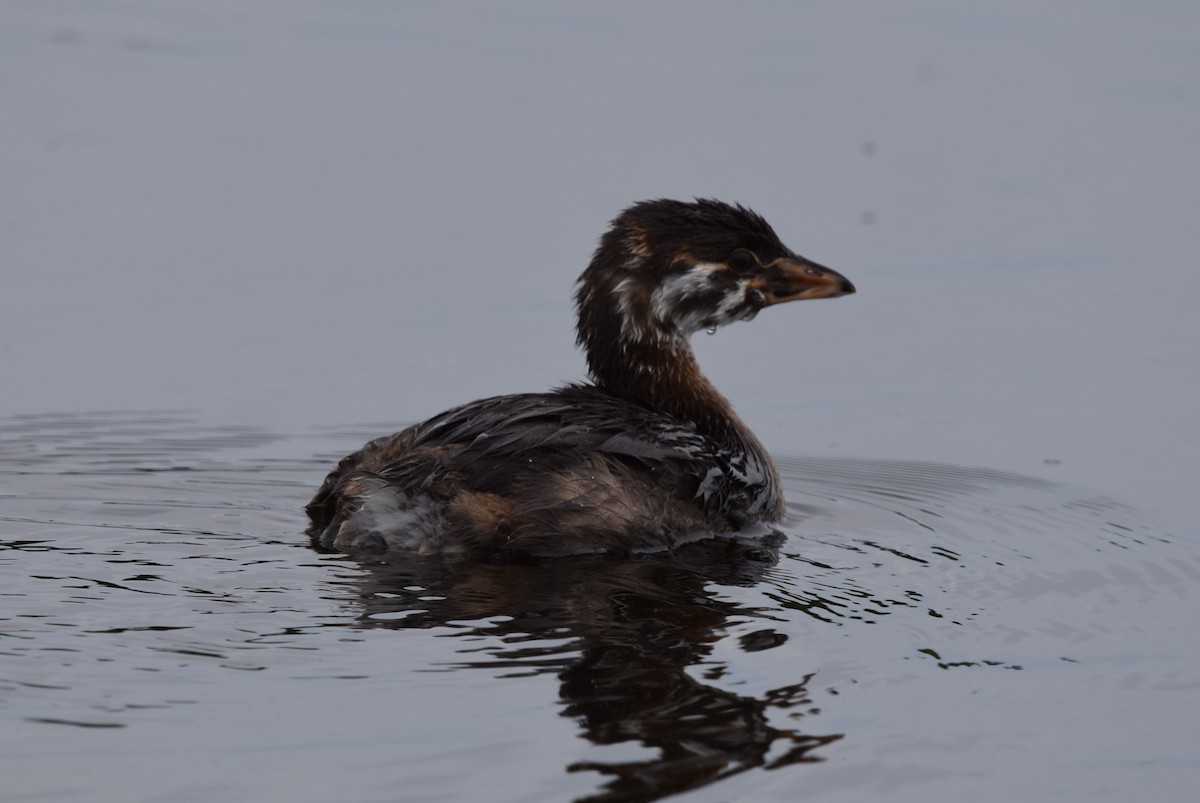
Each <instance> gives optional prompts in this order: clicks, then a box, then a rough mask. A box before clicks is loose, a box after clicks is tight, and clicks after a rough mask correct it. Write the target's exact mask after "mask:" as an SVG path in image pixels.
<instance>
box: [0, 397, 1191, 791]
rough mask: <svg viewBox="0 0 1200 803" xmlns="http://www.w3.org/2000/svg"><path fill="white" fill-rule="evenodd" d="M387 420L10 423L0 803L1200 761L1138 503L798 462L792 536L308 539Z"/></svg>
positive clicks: (0, 429)
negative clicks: (612, 556) (591, 555)
mask: <svg viewBox="0 0 1200 803" xmlns="http://www.w3.org/2000/svg"><path fill="white" fill-rule="evenodd" d="M384 428H385V429H386V427H384ZM378 431H380V428H379V427H363V428H360V429H357V430H353V431H351V430H345V431H340V430H339V431H326V432H308V433H301V434H294V433H293V434H284V433H275V432H270V431H267V430H261V429H254V428H245V427H241V428H239V427H221V426H206V425H205V424H204V423H203V422H200V421H197V420H195V419H194V418H192V417H190V416H188V415H183V414H174V413H151V414H123V413H102V414H95V415H58V416H54V415H46V416H22V417H16V418H9V419H6V420H4V421H3V422H0V434H2V436H3V443H4V452H3V455H2V458H0V476H2V477H3V485H4V490H3V493H2V495H0V510H2V511H3V515H2V516H0V539H2V540H0V550H2V552H0V566H3V572H4V576H5V578H6V579H5V584H4V586H5V587H4V589H3V592H2V594H3V600H4V604H3V611H2V613H0V633H2V634H3V636H4V639H3V640H2V641H0V650H2V653H0V656H2V658H3V662H2V664H0V666H2V667H3V670H2V671H0V693H2V696H0V700H2V705H3V711H4V715H5V718H6V720H7V721H8V724H7V725H6V727H5V728H4V730H3V736H0V740H2V742H3V745H4V747H3V754H4V756H5V758H4V759H3V763H4V764H5V765H6V770H5V776H6V788H7V792H6V795H7V798H6V799H14V800H27V799H28V800H32V799H54V800H118V799H121V800H129V799H136V800H197V801H199V800H212V799H227V800H267V799H289V800H320V799H344V800H397V799H404V800H472V799H479V800H482V799H499V800H514V801H515V800H547V801H552V800H570V799H580V800H653V799H658V798H660V797H664V796H668V795H671V794H672V793H679V792H685V791H688V790H695V791H694V792H693V798H689V799H697V800H727V799H731V798H733V797H736V796H738V795H746V796H747V799H761V800H792V799H796V796H797V793H798V791H800V790H803V791H805V792H806V793H811V794H812V795H814V796H816V795H818V794H822V793H823V794H824V795H829V796H832V797H833V798H835V799H863V798H880V799H896V798H895V796H894V793H895V792H896V790H897V789H898V788H899V789H902V790H903V789H905V788H908V791H906V792H904V793H903V795H902V797H907V796H909V795H911V796H912V797H918V796H919V797H921V798H923V799H951V798H953V797H954V796H956V795H960V794H963V793H964V790H967V789H970V788H974V787H976V786H977V785H978V784H979V783H980V782H981V781H983V782H986V783H987V784H989V785H990V786H991V787H992V788H994V789H995V790H996V791H997V792H998V793H1002V794H1004V795H1012V796H1013V797H1022V798H1029V799H1040V798H1055V799H1062V798H1071V797H1075V796H1077V795H1082V794H1083V793H1085V792H1088V793H1092V792H1095V793H1097V794H1100V793H1102V792H1103V791H1104V790H1105V789H1110V790H1111V789H1117V790H1120V789H1125V790H1128V789H1130V788H1132V787H1133V786H1134V785H1136V784H1139V783H1142V782H1143V781H1144V780H1145V779H1146V778H1150V779H1152V780H1151V783H1152V785H1153V786H1154V788H1155V789H1157V790H1158V791H1159V792H1160V793H1161V794H1162V795H1164V796H1165V797H1170V794H1171V793H1172V790H1173V789H1176V787H1175V786H1174V784H1176V783H1179V784H1180V786H1179V787H1178V788H1177V790H1178V791H1179V792H1180V794H1182V790H1183V789H1184V786H1183V783H1184V780H1185V779H1186V778H1191V777H1194V774H1193V773H1194V772H1195V770H1196V768H1197V763H1198V761H1197V756H1196V753H1195V744H1196V742H1194V741H1187V742H1185V741H1181V740H1180V739H1179V736H1181V735H1183V734H1185V733H1188V732H1191V733H1193V734H1194V732H1195V731H1194V727H1195V726H1194V724H1192V723H1193V722H1194V718H1193V717H1192V713H1191V712H1194V710H1195V707H1194V703H1195V700H1196V699H1197V695H1198V694H1200V675H1198V674H1197V670H1196V667H1197V666H1198V665H1200V651H1198V650H1197V646H1196V643H1195V640H1194V639H1183V638H1181V636H1182V635H1183V634H1184V633H1185V632H1186V633H1191V632H1192V624H1191V615H1190V612H1189V611H1188V609H1187V607H1188V604H1189V603H1194V587H1195V583H1196V580H1197V578H1200V549H1198V548H1197V542H1196V540H1195V539H1191V540H1187V539H1183V540H1180V539H1179V538H1178V536H1177V533H1175V532H1174V531H1172V530H1171V529H1169V528H1166V527H1164V526H1163V525H1161V524H1159V523H1155V522H1153V520H1152V519H1151V518H1150V517H1148V516H1147V515H1145V514H1143V513H1140V512H1138V511H1136V510H1133V509H1130V508H1127V507H1124V506H1123V505H1121V504H1120V503H1119V502H1118V501H1115V500H1112V499H1109V498H1106V497H1103V496H1096V495H1091V494H1087V493H1084V492H1080V491H1077V490H1074V489H1071V488H1067V487H1063V486H1059V485H1055V484H1051V483H1048V482H1046V481H1043V480H1036V479H1029V478H1025V477H1021V476H1017V475H1012V474H1006V473H1000V472H994V471H986V470H978V469H963V468H956V467H952V466H945V465H936V464H921V463H903V462H882V461H879V462H873V461H859V460H834V459H821V460H789V459H784V460H782V461H781V468H782V470H783V472H784V476H785V479H786V484H787V489H788V498H789V501H790V515H789V518H788V520H787V524H786V529H787V530H788V531H789V537H788V538H787V540H786V541H785V542H783V543H781V544H777V545H767V544H739V543H726V542H714V543H710V544H704V545H697V547H696V548H694V549H691V550H690V551H684V552H683V553H681V554H679V555H676V556H675V557H674V558H672V559H665V558H657V559H656V558H648V559H644V560H635V561H603V560H579V561H564V562H550V563H547V564H544V565H522V566H507V565H480V564H475V563H469V562H466V563H445V562H441V561H439V560H412V561H394V562H392V563H378V564H376V563H366V564H364V563H361V562H357V561H354V560H349V559H347V558H345V557H341V556H337V555H324V554H318V553H316V552H313V551H311V550H310V549H309V548H308V547H307V546H306V543H305V539H304V537H303V536H302V534H301V530H302V527H303V524H304V522H303V520H302V516H301V506H302V505H303V503H304V502H305V501H306V499H307V497H308V495H309V493H310V492H311V489H312V487H313V486H314V485H315V483H316V482H318V481H319V479H320V477H321V475H322V473H323V471H324V470H325V469H326V468H327V467H328V465H329V462H330V460H331V459H332V456H333V455H335V454H337V453H339V452H340V451H341V450H342V449H343V448H344V447H349V446H350V445H352V444H355V443H357V442H358V441H360V440H362V439H363V438H365V437H367V436H368V435H370V434H372V433H375V432H378ZM64 759H65V760H66V761H67V762H68V763H69V766H70V771H69V772H66V771H63V767H64ZM134 778H136V782H134V781H133V780H131V779H134ZM497 790H503V791H501V792H498V791H497ZM1101 796H1103V795H1102V794H1101ZM1174 799H1183V798H1182V797H1176V798H1174Z"/></svg>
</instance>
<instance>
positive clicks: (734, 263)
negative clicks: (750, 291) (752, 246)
mask: <svg viewBox="0 0 1200 803" xmlns="http://www.w3.org/2000/svg"><path fill="white" fill-rule="evenodd" d="M756 265H758V257H756V256H755V255H754V252H753V251H747V250H746V249H745V248H739V249H738V250H736V251H734V252H733V253H732V254H730V256H729V267H731V268H733V269H734V270H735V271H737V272H738V273H745V272H746V271H748V270H752V269H753V268H754V267H755V266H756Z"/></svg>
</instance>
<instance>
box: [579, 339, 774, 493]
mask: <svg viewBox="0 0 1200 803" xmlns="http://www.w3.org/2000/svg"><path fill="white" fill-rule="evenodd" d="M588 364H589V368H590V369H591V374H592V378H593V379H594V380H595V381H596V383H597V384H598V385H600V386H601V387H603V388H606V389H608V390H610V391H612V392H614V393H618V394H620V395H622V396H626V397H633V398H636V399H637V400H639V401H641V402H644V403H646V404H649V405H651V406H653V407H655V408H657V409H659V410H661V411H662V412H664V413H666V414H668V415H670V416H671V417H672V418H674V419H676V420H678V421H680V422H684V423H690V424H691V425H693V426H694V427H695V428H696V430H697V431H698V432H700V433H701V434H702V435H704V436H706V437H707V438H709V439H710V440H712V441H713V442H714V443H715V444H717V445H718V446H719V447H721V449H722V450H723V451H725V452H726V453H727V454H728V455H730V458H731V462H732V463H735V464H737V465H735V466H733V470H735V471H736V472H737V473H739V474H741V475H742V476H743V477H744V479H745V481H746V482H747V484H751V485H762V486H763V487H764V489H765V490H766V493H767V498H764V499H763V504H764V505H765V507H766V508H767V509H765V510H763V511H761V512H763V513H766V514H768V515H770V516H776V515H778V514H779V513H780V512H781V510H778V509H775V508H778V507H779V506H780V505H781V504H782V502H781V501H776V499H777V498H778V499H779V500H781V497H778V493H777V489H778V488H779V487H780V479H779V474H778V471H777V470H776V468H775V464H774V463H773V462H772V461H771V458H770V455H768V453H767V450H766V449H765V448H764V447H763V445H762V443H761V442H760V441H759V440H758V438H757V437H755V435H754V433H753V432H751V431H750V428H749V427H747V426H746V424H745V423H743V421H742V420H741V418H739V417H738V415H737V414H736V413H735V412H734V411H733V407H732V406H731V405H730V404H729V401H728V400H727V399H726V398H725V397H724V396H722V395H721V394H720V392H718V391H717V389H716V388H715V387H714V386H713V384H712V382H710V381H709V380H708V378H707V377H706V376H704V374H703V373H702V372H701V371H700V366H699V364H698V363H697V362H696V356H695V354H694V352H693V351H692V347H691V343H690V342H689V340H688V338H687V337H685V336H683V335H678V336H665V335H664V336H662V337H655V336H649V337H640V338H637V339H624V338H622V339H620V341H619V343H618V344H617V345H616V347H615V348H611V349H604V350H602V351H601V350H594V349H593V350H590V351H589V353H588Z"/></svg>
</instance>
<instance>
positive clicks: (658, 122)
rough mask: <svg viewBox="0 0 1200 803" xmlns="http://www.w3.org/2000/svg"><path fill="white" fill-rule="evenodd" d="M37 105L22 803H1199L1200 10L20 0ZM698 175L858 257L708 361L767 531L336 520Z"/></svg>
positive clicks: (13, 407) (6, 345)
mask: <svg viewBox="0 0 1200 803" xmlns="http://www.w3.org/2000/svg"><path fill="white" fill-rule="evenodd" d="M0 108H3V109H4V110H5V111H4V122H3V126H2V130H3V132H4V142H5V147H4V148H3V149H0V183H2V184H3V186H4V188H5V191H4V192H3V193H0V271H2V274H0V275H2V276H3V290H2V292H0V433H2V435H3V440H2V444H3V446H2V451H0V473H2V474H3V476H4V488H3V489H0V546H2V547H3V550H2V551H0V567H2V569H0V570H2V572H3V577H4V589H3V593H2V596H0V600H2V608H0V632H2V633H3V634H4V635H6V636H8V638H5V639H0V667H3V668H2V669H0V717H3V719H4V723H5V724H4V727H3V728H2V729H0V745H2V749H0V770H2V775H3V777H4V779H5V781H4V789H3V790H2V791H0V799H5V800H8V799H12V800H26V799H39V800H42V799H49V800H210V799H214V798H217V797H220V798H225V799H257V800H266V799H288V800H318V799H321V800H327V799H330V798H334V799H345V800H428V799H448V800H471V799H506V800H563V799H573V798H582V797H585V796H587V795H603V794H606V793H609V794H610V795H611V796H612V799H653V797H654V796H657V795H661V794H667V793H677V794H678V795H679V799H688V800H729V799H738V798H741V799H755V800H795V799H798V798H800V797H804V796H806V797H808V798H811V799H826V800H870V799H881V800H882V799H887V800H895V799H912V798H916V797H920V798H922V799H926V800H951V799H954V800H957V799H961V798H962V797H964V796H968V795H969V796H970V797H972V798H977V799H982V800H1010V799H1014V798H1021V799H1030V800H1036V799H1047V800H1079V799H1085V798H1086V799H1089V800H1090V799H1112V800H1125V799H1130V798H1131V797H1132V796H1135V795H1136V796H1138V797H1142V796H1151V797H1155V798H1157V799H1161V800H1190V799H1191V797H1190V795H1191V794H1192V793H1193V790H1194V789H1195V788H1196V785H1197V781H1198V780H1200V771H1198V770H1200V755H1198V753H1200V750H1198V748H1197V745H1198V744H1200V726H1197V724H1196V722H1197V721H1198V720H1197V716H1196V714H1197V712H1198V711H1200V674H1198V672H1197V669H1196V667H1197V666H1198V665H1200V661H1198V660H1197V659H1200V641H1198V636H1200V633H1198V631H1197V628H1196V626H1195V623H1194V619H1195V616H1194V611H1195V607H1196V580H1197V576H1198V575H1200V568H1198V567H1200V549H1198V548H1197V527H1196V522H1197V521H1200V496H1198V495H1197V494H1196V492H1195V488H1196V485H1197V479H1198V476H1200V472H1198V471H1197V460H1198V458H1197V455H1200V431H1198V428H1197V427H1196V425H1195V411H1196V409H1198V408H1200V371H1198V370H1197V367H1196V363H1197V360H1196V352H1197V345H1198V344H1200V323H1198V322H1197V321H1198V317H1197V315H1196V314H1195V299H1196V298H1197V297H1198V296H1200V292H1198V291H1200V278H1198V274H1200V271H1197V267H1198V266H1197V256H1196V254H1197V248H1196V244H1197V235H1196V219H1197V211H1198V210H1200V159H1198V158H1197V157H1198V156H1200V154H1198V153H1197V144H1196V143H1197V142H1200V9H1197V8H1196V7H1195V6H1194V5H1193V4H1189V3H1182V2H1151V3H1132V2H1091V3H1084V2H1064V3H1058V4H1052V5H1051V4H1040V3H1020V2H1018V3H1009V4H1005V5H1004V6H1003V7H999V6H995V5H992V4H978V3H949V2H943V3H939V2H913V3H905V4H871V3H844V4H837V5H833V4H830V5H807V4H782V3H760V4H753V5H745V4H740V5H734V4H708V3H686V4H685V3H661V4H652V5H651V4H632V3H628V4H624V3H614V4H605V5H603V6H601V5H598V4H597V5H587V6H585V5H574V6H564V5H561V4H551V3H512V4H503V5H500V4H486V3H460V4H440V3H438V4H433V3H431V4H415V3H414V4H391V3H379V2H366V1H364V2H342V3H319V2H289V3H283V2H257V3H254V4H244V3H233V2H204V3H200V2H182V1H181V2H173V3H159V2H87V3H84V2H77V3H70V2H55V3H45V2H32V0H30V1H28V2H20V1H19V0H18V1H15V2H9V3H6V4H4V6H3V8H0ZM696 195H698V196H715V197H719V198H723V199H726V200H736V201H740V202H742V203H745V204H748V205H750V206H752V207H754V208H755V209H757V210H758V211H760V212H762V213H763V214H764V215H765V216H766V217H767V218H768V219H769V220H770V221H772V223H773V224H774V225H775V227H776V229H777V230H778V231H779V233H780V235H781V236H782V238H783V239H784V241H785V242H787V243H788V244H789V245H791V246H792V247H794V248H795V249H796V250H798V251H799V252H800V253H802V254H805V255H806V256H809V257H811V258H813V259H816V260H818V261H820V262H823V263H825V264H828V265H830V266H831V267H834V268H836V269H838V270H840V271H842V272H844V273H845V274H846V275H848V276H850V277H851V278H852V279H853V280H854V281H855V283H856V284H857V285H858V287H859V290H860V292H859V294H858V295H857V296H854V297H852V298H848V299H841V300H838V301H833V302H822V303H815V304H805V305H795V306H794V307H784V308H780V309H776V310H770V311H768V312H767V313H765V314H764V315H762V316H760V318H759V319H758V320H756V321H755V322H753V323H752V324H748V325H743V326H736V327H732V328H729V329H727V330H723V331H722V332H720V333H719V334H718V335H717V336H714V337H704V336H701V337H700V338H699V339H698V342H697V347H698V350H699V352H700V356H701V360H702V362H703V365H704V367H705V369H706V371H708V373H709V374H710V376H711V377H712V378H713V379H714V381H715V382H716V383H717V384H718V386H719V387H720V388H721V389H722V390H723V391H724V392H725V393H726V394H727V395H728V396H729V397H730V398H731V400H732V401H733V402H734V404H735V405H736V406H737V408H738V410H739V412H740V413H741V414H742V415H743V417H744V418H745V419H746V420H747V421H748V422H749V423H750V424H751V425H752V427H753V428H754V429H755V430H756V431H757V432H758V433H759V434H760V436H761V437H762V439H763V440H764V442H765V443H766V444H767V445H768V447H769V448H770V449H771V450H772V452H773V453H775V454H776V455H780V456H782V458H783V459H782V460H781V463H782V467H783V469H784V473H785V479H786V483H787V486H788V494H789V501H790V502H791V503H792V508H791V511H790V513H791V515H790V518H789V520H788V528H789V531H790V532H791V538H790V540H789V542H788V544H787V545H785V546H784V547H783V548H782V550H781V553H780V554H779V555H776V556H766V557H763V556H757V557H756V556H749V557H745V556H743V557H738V558H737V559H730V557H729V556H727V555H717V556H714V555H701V556H699V557H697V558H696V559H695V561H694V563H691V564H686V565H683V566H662V565H658V564H645V565H643V564H636V565H632V566H630V567H625V568H619V567H612V566H601V567H596V566H589V567H583V566H581V567H573V568H569V569H557V570H539V569H537V568H526V569H511V570H500V569H491V570H486V571H484V570H480V571H479V572H478V573H474V574H470V573H469V574H467V575H466V576H463V575H462V574H461V573H458V572H456V571H453V570H448V569H446V568H445V567H437V566H429V565H414V566H407V567H386V568H381V567H373V566H363V565H359V564H357V563H354V562H351V561H345V560H342V559H339V558H337V557H330V556H320V555H317V554H315V553H312V552H311V551H309V550H308V549H307V547H306V545H305V543H304V539H303V537H302V535H301V534H300V530H301V529H302V526H303V520H302V516H301V513H300V508H301V506H302V505H303V503H304V501H306V499H307V496H308V494H309V493H310V492H311V490H312V488H313V487H315V485H316V484H318V483H319V481H320V479H321V477H322V475H323V473H324V471H325V470H326V469H327V468H328V466H329V464H330V463H331V461H332V460H334V459H335V458H336V457H337V456H338V455H340V454H342V453H344V452H346V451H347V450H349V449H351V448H354V447H355V446H357V445H358V444H359V443H361V442H362V440H364V439H366V438H367V437H370V436H373V435H375V434H378V433H380V432H386V431H389V430H391V429H393V428H396V427H398V426H400V425H402V424H403V423H405V422H409V421H413V420H418V419H420V418H423V417H425V416H427V415H429V414H432V413H435V412H437V411H439V410H440V409H443V408H444V407H447V406H449V405H452V404H456V403H459V402H462V401H465V400H469V399H472V398H477V397H480V396H484V395H490V394H494V393H500V392H507V391H523V390H535V389H541V388H545V387H548V386H552V385H554V384H557V383H559V382H562V381H565V380H571V379H575V378H578V377H579V376H580V374H581V371H582V367H581V359H580V357H579V355H578V354H577V352H576V351H575V349H574V348H573V344H572V341H573V333H572V319H571V311H570V306H569V295H570V292H571V286H572V283H573V281H574V278H575V276H576V275H577V274H578V272H579V270H580V269H581V268H582V267H583V265H584V264H586V261H587V259H588V257H589V256H590V252H591V249H592V248H593V247H594V244H595V240H596V238H597V237H598V235H599V234H600V232H601V231H602V230H603V227H604V225H605V223H606V221H607V220H609V219H610V218H611V217H612V216H613V215H614V214H615V213H616V212H617V211H619V210H620V209H621V208H622V207H623V206H624V205H626V204H628V203H629V202H631V201H633V200H636V199H640V198H647V197H659V196H673V197H690V196H696ZM664 611H669V612H671V613H663V612H664ZM642 660H644V661H646V662H647V664H646V666H648V667H650V668H649V669H647V670H646V671H645V672H641V673H634V674H630V672H628V671H626V669H627V668H628V667H630V666H636V665H640V664H639V663H638V662H639V661H642ZM581 684H583V685H584V686H588V685H589V684H590V688H591V691H586V690H584V689H582V688H581ZM672 695H674V696H672ZM661 699H667V700H668V701H678V702H679V704H680V707H678V708H671V707H670V706H669V705H668V706H667V707H666V708H663V707H662V706H661V705H660V703H659V701H660V700H661ZM614 701H615V702H614ZM686 723H699V724H698V725H696V727H695V728H694V730H695V732H696V734H697V735H696V736H695V742H694V743H693V742H689V741H688V737H687V734H688V733H689V730H688V727H685V724H686ZM680 745H683V747H682V748H681V747H679V746H680ZM680 750H682V751H683V752H682V754H681V753H680ZM572 767H574V770H572V771H569V768H572ZM613 779H616V780H613ZM610 781H612V783H610ZM606 784H609V785H606ZM614 784H615V785H614ZM621 784H625V785H624V786H622V785H621ZM639 784H640V785H639ZM605 790H608V792H605ZM638 794H640V795H642V797H640V798H638V797H636V795H638Z"/></svg>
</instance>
